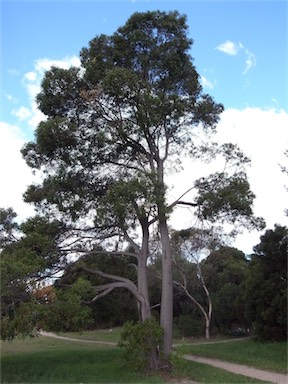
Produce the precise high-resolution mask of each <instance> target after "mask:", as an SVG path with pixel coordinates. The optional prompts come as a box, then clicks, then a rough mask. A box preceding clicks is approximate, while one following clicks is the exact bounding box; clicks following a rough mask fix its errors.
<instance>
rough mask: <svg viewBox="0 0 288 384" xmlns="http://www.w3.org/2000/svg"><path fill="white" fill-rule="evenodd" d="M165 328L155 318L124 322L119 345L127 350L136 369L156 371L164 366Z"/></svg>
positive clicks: (128, 358)
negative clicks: (162, 357) (161, 349)
mask: <svg viewBox="0 0 288 384" xmlns="http://www.w3.org/2000/svg"><path fill="white" fill-rule="evenodd" d="M163 333H164V331H163V329H162V328H161V327H160V325H159V324H158V323H157V321H156V320H155V318H153V317H152V318H150V319H147V320H145V321H144V322H143V323H140V322H139V323H136V324H133V323H132V322H128V323H126V324H124V327H123V331H122V333H121V336H120V342H119V346H120V347H121V348H124V349H125V350H126V352H127V354H126V356H127V360H128V362H129V363H131V365H132V367H134V368H135V369H144V370H149V371H155V370H158V369H161V368H162V363H163V362H162V361H161V356H160V345H161V342H162V338H163Z"/></svg>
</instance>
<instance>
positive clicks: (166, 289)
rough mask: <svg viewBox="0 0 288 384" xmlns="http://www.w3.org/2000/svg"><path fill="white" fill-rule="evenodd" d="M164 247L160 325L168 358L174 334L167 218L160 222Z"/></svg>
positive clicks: (165, 355) (164, 349)
mask: <svg viewBox="0 0 288 384" xmlns="http://www.w3.org/2000/svg"><path fill="white" fill-rule="evenodd" d="M159 227H160V235H161V245H162V296H161V314H160V324H161V326H162V328H163V329H164V340H163V341H164V344H163V354H164V357H168V356H169V354H170V353H171V350H172V333H173V278H172V257H171V248H170V238H169V234H168V227H167V222H166V218H165V217H164V218H162V219H161V220H160V222H159Z"/></svg>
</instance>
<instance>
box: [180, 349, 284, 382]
mask: <svg viewBox="0 0 288 384" xmlns="http://www.w3.org/2000/svg"><path fill="white" fill-rule="evenodd" d="M183 357H184V358H185V359H186V360H191V361H196V362H197V363H203V364H208V365H212V366H213V367H216V368H221V369H224V370H225V371H229V372H233V373H236V374H237V375H243V376H247V377H252V378H254V379H258V380H263V381H266V382H270V383H275V384H287V383H288V377H287V375H284V374H281V373H276V372H269V371H264V370H262V369H256V368H253V367H248V366H247V365H240V364H233V363H228V362H227V361H222V360H217V359H208V358H206V357H199V356H192V355H184V356H183Z"/></svg>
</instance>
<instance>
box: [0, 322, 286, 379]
mask: <svg viewBox="0 0 288 384" xmlns="http://www.w3.org/2000/svg"><path fill="white" fill-rule="evenodd" d="M113 332H114V330H113V331H112V332H105V331H97V332H84V333H83V334H77V333H71V334H69V335H68V334H63V335H65V336H67V337H68V336H69V337H73V338H78V337H79V338H81V339H82V338H84V339H92V340H100V339H101V341H114V342H117V340H118V338H119V333H120V330H119V329H118V330H115V333H114V338H113ZM92 334H93V336H92ZM88 336H91V338H89V337H88ZM203 347H204V350H205V351H204V352H203ZM177 351H181V353H182V352H184V353H193V354H199V355H203V356H210V357H217V358H223V359H226V360H227V361H237V362H239V363H241V364H247V365H252V366H259V365H257V364H255V361H258V360H259V361H260V360H263V361H264V363H263V364H265V367H263V366H262V365H261V366H259V367H260V368H266V369H271V370H275V371H278V372H284V371H285V370H283V362H284V361H285V363H286V356H285V352H286V349H285V344H284V343H280V344H264V345H262V344H260V343H255V342H253V341H250V340H249V341H248V340H245V341H239V342H229V343H223V344H217V345H216V344H214V345H213V344H211V345H203V346H196V345H194V346H193V345H191V346H189V347H187V346H186V347H178V348H177ZM197 351H198V352H197ZM209 351H210V352H209ZM232 351H233V354H232V353H231V352H232ZM264 351H265V353H264ZM1 353H2V358H1V360H2V367H1V368H2V369H1V374H2V380H1V383H3V384H4V383H39V384H40V383H47V384H48V383H51V384H52V383H70V384H71V383H78V384H79V383H164V382H169V381H171V380H172V379H173V380H174V383H177V382H180V378H187V379H190V380H195V381H198V382H200V383H219V384H220V383H260V381H257V380H254V379H249V378H246V377H243V376H239V375H235V374H232V373H228V372H225V371H223V370H221V369H217V368H214V367H210V366H208V365H204V364H200V363H196V362H192V361H186V360H183V359H182V358H180V357H179V355H180V353H175V354H174V371H173V375H172V376H168V375H153V376H152V375H151V376H147V375H145V374H141V373H139V372H135V371H133V370H131V368H130V367H129V366H128V365H127V363H126V360H125V358H124V351H122V350H121V349H119V348H117V347H113V346H105V345H102V344H92V343H91V344H89V343H87V344H86V343H81V342H79V343H78V342H71V341H67V340H58V339H52V338H48V337H42V336H41V337H35V338H32V339H24V340H18V339H17V340H14V341H13V342H2V343H1ZM205 353H206V354H205ZM231 356H234V357H235V356H236V360H234V359H231ZM237 356H238V358H240V361H238V360H237V359H238V358H237ZM243 356H244V357H245V358H244V357H243ZM246 357H247V358H248V361H250V362H251V364H249V362H248V361H247V359H246ZM250 357H251V358H250ZM252 357H253V358H252ZM275 360H278V362H279V361H281V363H280V365H281V367H282V368H281V369H272V368H268V367H267V365H270V366H273V367H275V365H274V363H275ZM271 361H272V362H273V361H274V363H272V365H271ZM285 368H286V364H285ZM261 383H262V384H263V382H261Z"/></svg>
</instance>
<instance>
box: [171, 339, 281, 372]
mask: <svg viewBox="0 0 288 384" xmlns="http://www.w3.org/2000/svg"><path fill="white" fill-rule="evenodd" d="M177 350H178V351H179V352H181V353H185V354H191V355H198V356H203V357H211V358H215V359H220V360H226V361H230V362H233V363H238V364H244V365H248V366H251V367H255V368H259V369H264V370H267V371H269V370H270V371H275V372H279V373H286V372H287V343H286V342H282V343H259V342H256V341H253V340H249V339H248V340H247V339H246V340H239V341H230V342H227V343H219V344H206V345H205V344H204V345H193V344H191V345H186V346H181V347H178V348H177Z"/></svg>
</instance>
